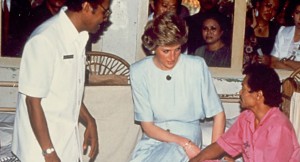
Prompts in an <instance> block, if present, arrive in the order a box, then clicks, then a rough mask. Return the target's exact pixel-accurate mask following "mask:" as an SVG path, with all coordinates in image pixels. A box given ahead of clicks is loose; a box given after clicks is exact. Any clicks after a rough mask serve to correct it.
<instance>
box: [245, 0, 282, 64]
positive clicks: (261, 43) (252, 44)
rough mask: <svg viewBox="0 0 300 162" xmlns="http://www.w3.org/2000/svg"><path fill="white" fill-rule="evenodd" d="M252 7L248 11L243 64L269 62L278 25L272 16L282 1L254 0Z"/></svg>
mask: <svg viewBox="0 0 300 162" xmlns="http://www.w3.org/2000/svg"><path fill="white" fill-rule="evenodd" d="M252 2H253V6H254V8H253V9H252V10H250V11H249V12H248V17H247V22H246V33H245V45H244V48H245V57H244V58H245V60H244V62H245V64H248V63H253V62H256V61H257V59H259V58H258V56H266V57H261V59H260V60H259V61H260V62H264V63H266V64H269V63H270V59H269V58H270V57H269V56H270V54H271V51H272V48H273V45H274V42H275V36H276V34H277V32H278V29H279V27H280V26H279V25H278V24H277V22H276V21H274V18H275V16H276V14H277V12H279V7H280V5H281V3H283V2H284V1H282V2H281V1H279V0H254V1H252Z"/></svg>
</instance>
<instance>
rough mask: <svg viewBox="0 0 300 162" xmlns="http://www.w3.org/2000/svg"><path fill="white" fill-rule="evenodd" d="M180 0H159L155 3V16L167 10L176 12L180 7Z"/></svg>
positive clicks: (153, 6)
mask: <svg viewBox="0 0 300 162" xmlns="http://www.w3.org/2000/svg"><path fill="white" fill-rule="evenodd" d="M178 6H179V4H178V0H157V2H156V3H155V2H154V3H153V5H152V8H153V10H154V16H155V17H157V16H158V15H161V14H162V13H164V12H166V11H170V12H176V11H177V8H178Z"/></svg>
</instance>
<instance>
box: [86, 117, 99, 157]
mask: <svg viewBox="0 0 300 162" xmlns="http://www.w3.org/2000/svg"><path fill="white" fill-rule="evenodd" d="M88 145H90V147H91V149H90V153H89V157H90V158H91V159H93V158H95V157H96V155H97V154H98V147H99V144H98V134H97V126H96V122H95V120H94V119H93V120H91V121H90V122H88V123H87V125H86V130H85V132H84V140H83V150H84V152H86V151H87V148H88Z"/></svg>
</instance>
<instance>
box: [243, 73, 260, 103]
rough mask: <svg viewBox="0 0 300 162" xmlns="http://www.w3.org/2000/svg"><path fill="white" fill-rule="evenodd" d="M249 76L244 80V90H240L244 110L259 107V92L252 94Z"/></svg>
mask: <svg viewBox="0 0 300 162" xmlns="http://www.w3.org/2000/svg"><path fill="white" fill-rule="evenodd" d="M248 79H249V76H248V75H246V77H245V78H244V80H243V83H242V89H241V90H240V104H241V107H242V108H244V109H251V108H253V107H255V106H256V105H257V92H252V91H251V89H250V87H249V85H248Z"/></svg>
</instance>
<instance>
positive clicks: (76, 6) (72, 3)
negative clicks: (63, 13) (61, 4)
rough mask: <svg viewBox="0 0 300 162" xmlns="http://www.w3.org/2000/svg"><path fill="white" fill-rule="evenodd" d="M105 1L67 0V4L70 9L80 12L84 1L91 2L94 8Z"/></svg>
mask: <svg viewBox="0 0 300 162" xmlns="http://www.w3.org/2000/svg"><path fill="white" fill-rule="evenodd" d="M103 1H104V0H67V1H66V3H65V5H66V6H67V7H68V10H71V11H75V12H78V11H81V10H82V3H84V2H88V3H90V4H91V6H92V7H93V9H97V7H98V5H99V4H101V3H102V2H103Z"/></svg>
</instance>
